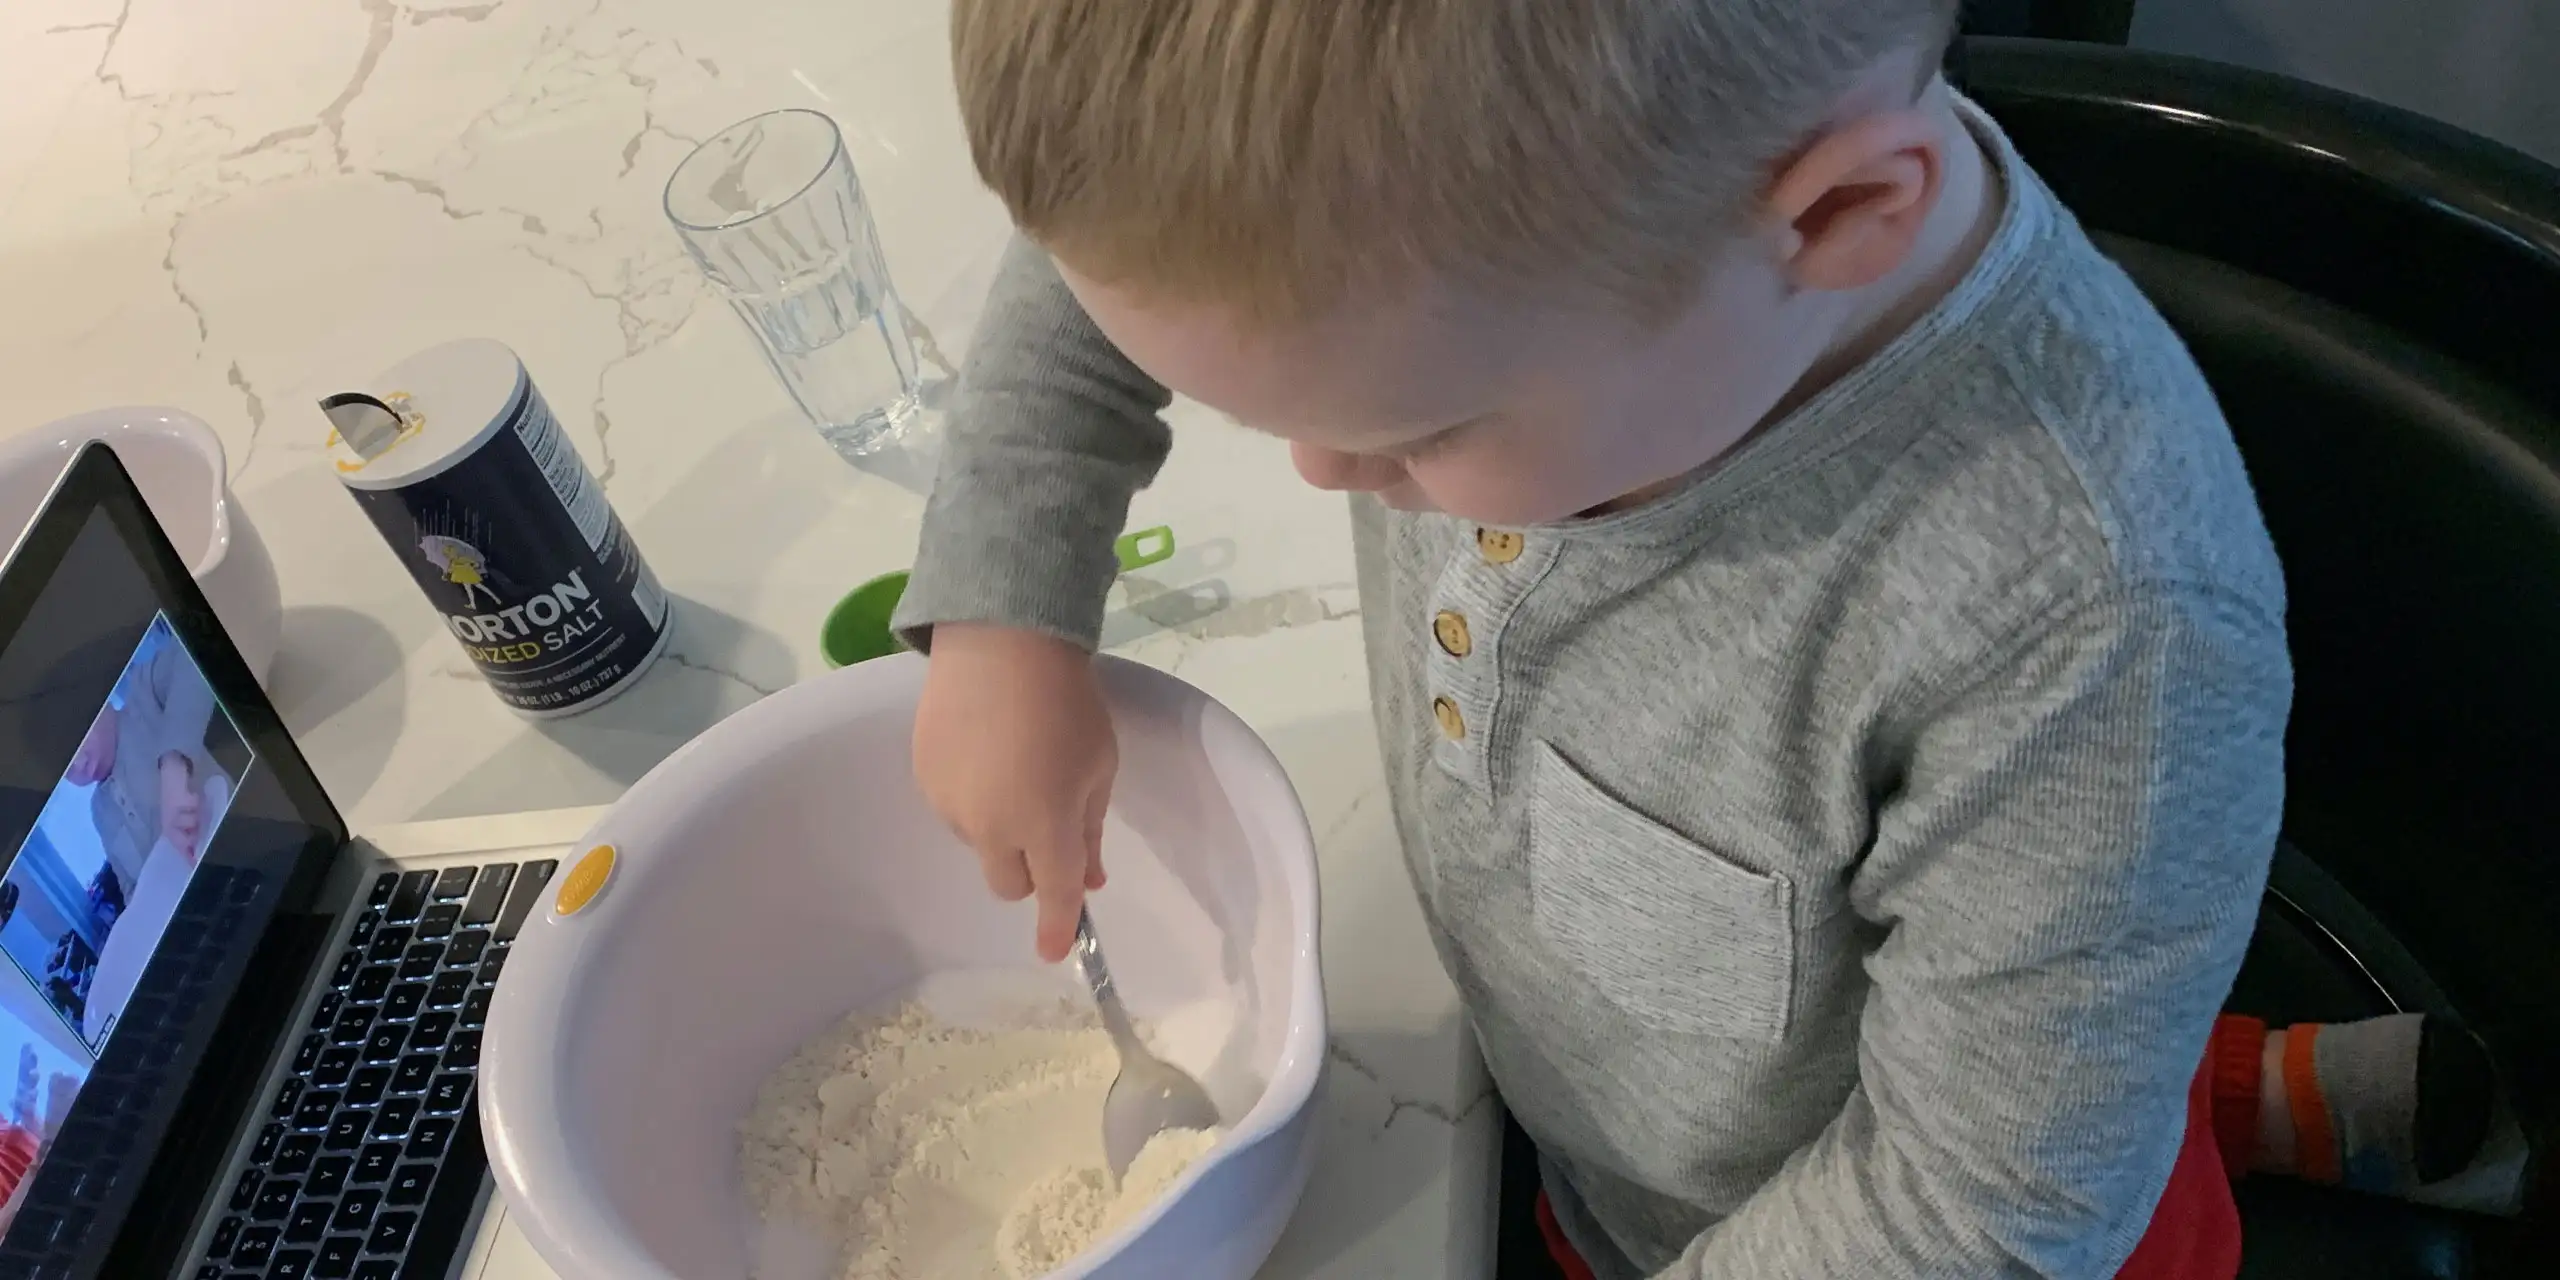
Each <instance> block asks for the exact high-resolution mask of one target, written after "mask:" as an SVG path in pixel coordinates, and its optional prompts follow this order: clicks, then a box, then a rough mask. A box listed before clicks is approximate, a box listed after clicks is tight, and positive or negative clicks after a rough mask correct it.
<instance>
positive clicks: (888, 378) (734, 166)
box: [666, 109, 919, 459]
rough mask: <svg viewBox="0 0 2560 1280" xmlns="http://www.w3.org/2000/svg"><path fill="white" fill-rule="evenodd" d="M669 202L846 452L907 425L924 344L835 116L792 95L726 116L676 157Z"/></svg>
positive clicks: (699, 259) (698, 252) (891, 436)
mask: <svg viewBox="0 0 2560 1280" xmlns="http://www.w3.org/2000/svg"><path fill="white" fill-rule="evenodd" d="M666 207H667V217H668V219H669V220H670V221H672V222H674V223H675V226H676V232H677V234H678V235H681V236H682V237H683V238H684V243H685V247H686V248H687V249H688V250H690V251H691V252H692V254H693V260H694V261H695V262H696V263H698V264H700V265H701V267H702V271H703V274H704V275H707V276H709V277H710V278H711V281H712V283H714V284H716V285H718V286H719V287H720V290H721V292H722V293H724V294H726V295H727V297H728V299H729V305H730V307H731V308H732V309H733V310H735V311H736V312H737V313H738V316H739V318H740V319H742V320H744V321H746V322H747V328H748V329H750V330H752V331H753V332H754V333H755V335H756V339H757V341H758V342H759V343H761V344H762V345H763V347H764V351H765V355H766V357H767V358H768V359H769V360H771V361H772V363H773V371H774V373H775V374H777V375H779V376H780V377H781V379H782V385H783V386H785V387H787V388H789V389H790V391H791V397H792V399H794V400H797V401H799V402H800V408H801V410H802V411H803V412H805V413H807V414H808V415H809V420H810V421H811V422H814V423H816V424H817V427H818V434H820V435H822V436H824V437H826V440H827V443H828V444H830V445H833V446H834V447H835V450H836V452H837V453H839V454H842V455H843V456H844V457H846V458H848V459H854V458H860V457H863V456H865V455H867V454H870V453H873V452H875V451H877V450H878V449H880V448H881V447H882V446H884V445H887V444H889V443H890V442H892V441H894V440H896V439H897V438H898V437H899V435H900V434H901V433H903V432H904V431H905V430H906V428H907V425H908V423H909V422H910V421H911V420H912V419H913V418H914V417H915V415H916V407H917V403H918V392H919V383H918V377H917V371H916V353H915V347H914V345H913V344H912V343H911V342H910V341H909V340H908V337H907V324H906V312H905V310H904V309H903V308H901V307H900V306H899V305H898V298H897V294H896V293H895V292H894V291H893V290H891V288H890V287H889V269H888V264H887V263H886V262H885V261H883V260H882V258H881V256H880V237H879V235H878V234H877V233H876V232H874V231H873V229H872V226H871V211H870V208H869V207H868V206H867V205H865V204H864V202H863V199H862V183H861V180H860V179H858V178H856V177H855V176H854V172H853V160H852V158H851V157H849V156H847V155H846V154H845V148H844V136H843V135H842V134H841V133H839V132H837V130H836V125H835V121H833V120H830V119H828V118H827V117H826V116H824V115H821V114H820V113H818V112H815V111H805V110H797V109H795V110H788V111H774V112H768V113H767V114H764V115H760V116H756V117H753V118H751V119H747V120H741V121H739V122H738V123H736V124H733V125H731V126H729V127H728V128H726V129H723V130H721V131H720V132H719V133H717V134H715V135H713V136H712V138H711V139H710V141H707V142H705V143H703V144H702V145H701V146H699V147H696V148H695V149H694V151H693V154H691V155H689V156H686V157H685V158H684V161H683V163H681V164H678V165H677V166H676V171H675V174H674V176H672V177H670V178H668V179H667V196H666Z"/></svg>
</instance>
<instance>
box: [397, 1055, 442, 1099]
mask: <svg viewBox="0 0 2560 1280" xmlns="http://www.w3.org/2000/svg"><path fill="white" fill-rule="evenodd" d="M435 1080H436V1056H435V1055H434V1054H432V1053H413V1054H410V1055H409V1056H408V1057H405V1058H402V1059H401V1060H400V1070H399V1072H398V1073H397V1074H395V1075H393V1076H392V1077H391V1091H392V1092H393V1093H425V1092H426V1091H427V1087H428V1086H429V1085H432V1084H434V1083H435Z"/></svg>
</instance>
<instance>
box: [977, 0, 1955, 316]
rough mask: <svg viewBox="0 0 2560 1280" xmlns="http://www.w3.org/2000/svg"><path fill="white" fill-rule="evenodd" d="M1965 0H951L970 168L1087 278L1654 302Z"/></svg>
mask: <svg viewBox="0 0 2560 1280" xmlns="http://www.w3.org/2000/svg"><path fill="white" fill-rule="evenodd" d="M1956 7H1957V0H958V3H956V4H955V5H954V8H953V14H952V55H953V62H954V67H955V70H956V73H957V78H958V82H959V89H960V105H961V112H962V115H963V116H964V117H965V119H966V121H967V126H968V133H969V143H970V147H971V150H972V152H973V153H974V155H975V157H976V160H977V164H978V171H979V173H980V174H981V175H982V176H983V177H984V178H985V179H986V181H987V183H988V185H989V186H991V187H993V188H994V189H995V191H996V193H997V194H998V195H999V196H1000V197H1002V198H1003V200H1004V202H1005V205H1006V207H1007V208H1008V209H1010V210H1011V212H1012V214H1013V217H1014V220H1015V222H1016V223H1017V224H1018V225H1020V226H1021V227H1022V228H1023V229H1024V231H1025V232H1026V233H1027V234H1029V235H1030V236H1031V237H1032V238H1033V239H1034V240H1036V241H1038V242H1040V243H1041V244H1042V245H1043V246H1044V247H1046V248H1048V249H1049V250H1050V251H1051V252H1052V253H1055V254H1057V255H1058V256H1059V257H1060V258H1061V259H1062V260H1065V261H1067V262H1068V263H1070V264H1071V265H1072V266H1074V267H1075V268H1076V269H1077V270H1078V271H1080V272H1082V273H1085V274H1088V275H1092V276H1095V277H1097V278H1100V279H1103V280H1107V281H1111V282H1113V283H1115V284H1125V285H1129V286H1133V287H1137V288H1141V289H1144V290H1147V291H1149V292H1151V293H1152V294H1154V295H1157V296H1159V297H1163V298H1169V299H1173V300H1181V301H1193V302H1202V301H1206V302H1216V303H1220V304H1223V305H1229V306H1233V307H1237V308H1239V309H1242V310H1244V311H1247V312H1250V313H1253V314H1257V315H1260V316H1264V317H1278V318H1291V317H1301V316H1306V315H1309V314H1313V313H1315V312H1318V311H1320V310H1321V309H1323V308H1326V307H1329V306H1332V305H1335V304H1336V303H1338V302H1340V301H1341V300H1342V299H1343V298H1344V297H1345V295H1346V294H1348V293H1349V292H1350V291H1351V290H1352V289H1353V288H1355V287H1357V286H1362V285H1369V284H1376V283H1381V282H1395V281H1401V280H1406V279H1413V278H1422V277H1443V276H1446V277H1454V278H1457V279H1459V280H1462V281H1464V282H1465V283H1467V284H1469V285H1471V286H1474V287H1480V288H1491V289H1494V290H1496V291H1500V290H1504V289H1506V288H1508V289H1515V290H1520V291H1528V290H1537V291H1540V292H1546V291H1549V290H1552V289H1554V288H1556V287H1559V286H1563V287H1569V288H1575V289H1580V290H1584V291H1587V292H1589V293H1591V294H1594V295H1597V296H1598V297H1599V298H1602V299H1606V300H1612V301H1618V302H1623V303H1627V304H1630V305H1632V306H1634V307H1636V308H1638V309H1642V310H1653V309H1657V308H1659V307H1661V306H1662V305H1663V304H1665V303H1666V302H1668V301H1670V300H1671V299H1672V298H1674V297H1676V296H1686V294H1687V292H1688V291H1689V288H1690V286H1691V285H1692V284H1693V283H1694V281H1695V277H1696V272H1697V269H1698V260H1699V258H1700V256H1701V250H1702V248H1703V247H1705V246H1706V245H1708V244H1710V243H1711V241H1712V237H1713V236H1715V235H1716V234H1717V233H1719V232H1720V231H1722V230H1726V229H1729V228H1730V226H1731V224H1732V223H1733V221H1734V220H1735V219H1736V218H1737V217H1738V216H1740V215H1741V214H1742V213H1743V211H1745V210H1746V209H1748V208H1749V207H1750V205H1751V203H1752V197H1753V196H1754V195H1756V194H1757V193H1758V189H1759V186H1760V184H1761V183H1762V182H1764V181H1765V179H1766V176H1767V174H1768V171H1769V168H1770V166H1771V165H1772V164H1773V163H1775V162H1776V161H1777V160H1779V159H1780V158H1781V157H1782V156H1783V155H1784V154H1785V153H1786V152H1788V151H1789V150H1790V149H1791V148H1793V147H1795V146H1797V145H1799V144H1800V143H1801V142H1802V141H1803V139H1804V137H1805V135H1806V133H1807V132H1808V131H1809V130H1810V129H1811V128H1812V127H1813V126H1814V125H1815V124H1817V123H1818V120H1819V116H1820V114H1821V113H1822V112H1823V111H1824V110H1825V109H1826V108H1828V107H1829V106H1830V105H1831V104H1832V103H1833V102H1834V101H1836V100H1837V98H1838V97H1839V95H1840V94H1841V93H1842V92H1844V91H1845V90H1846V89H1847V88H1848V87H1849V85H1850V83H1851V81H1852V80H1853V79H1854V78H1855V77H1857V76H1858V75H1859V74H1860V73H1861V72H1862V71H1864V70H1865V69H1866V68H1869V67H1872V66H1874V65H1875V64H1876V63H1877V62H1878V61H1879V60H1881V59H1883V58H1885V57H1887V56H1890V55H1892V54H1894V53H1895V52H1897V51H1900V50H1904V49H1909V48H1915V47H1916V48H1918V49H1919V50H1921V52H1922V54H1923V56H1924V57H1926V58H1928V59H1929V60H1930V61H1931V62H1932V63H1934V61H1935V58H1936V56H1937V54H1938V52H1939V51H1940V50H1941V49H1942V48H1943V47H1944V43H1945V41H1946V40H1947V39H1948V37H1949V35H1950V33H1951V32H1952V30H1953V27H1954V23H1955V10H1956Z"/></svg>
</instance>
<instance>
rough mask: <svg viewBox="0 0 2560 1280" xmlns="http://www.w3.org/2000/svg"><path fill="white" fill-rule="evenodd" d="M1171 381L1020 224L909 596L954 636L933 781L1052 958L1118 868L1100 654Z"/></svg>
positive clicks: (904, 606)
mask: <svg viewBox="0 0 2560 1280" xmlns="http://www.w3.org/2000/svg"><path fill="white" fill-rule="evenodd" d="M1167 399H1168V397H1167V395H1166V393H1165V390H1164V388H1162V387H1160V386H1158V385H1156V383H1155V382H1154V381H1153V380H1151V379H1149V378H1148V377H1147V376H1146V375H1145V374H1143V373H1140V372H1139V371H1138V369H1137V368H1136V367H1135V366H1133V365H1131V364H1130V363H1129V361H1128V359H1127V358H1126V357H1124V356H1122V355H1121V354H1120V352H1119V350H1118V349H1117V348H1115V347H1113V346H1112V345H1111V342H1110V340H1109V339H1107V338H1105V337H1103V336H1102V333H1101V331H1100V330H1098V329H1096V328H1095V327H1094V325H1093V322H1092V321H1091V320H1090V319H1088V318H1087V317H1086V316H1085V313H1084V309H1083V307H1081V306H1079V305H1078V304H1077V302H1076V300H1075V297H1074V295H1072V294H1070V293H1069V292H1068V291H1067V287H1066V284H1065V283H1064V282H1063V281H1061V280H1060V279H1059V278H1058V273H1057V270H1056V269H1055V268H1054V267H1052V266H1051V265H1050V263H1049V259H1048V257H1047V255H1045V254H1043V253H1042V252H1041V251H1040V250H1039V249H1037V248H1036V247H1034V246H1032V245H1031V244H1030V243H1029V242H1027V241H1023V240H1019V239H1017V240H1016V241H1015V242H1014V243H1013V245H1012V246H1011V247H1010V248H1008V249H1007V251H1006V254H1005V260H1004V264H1003V267H1002V268H1001V270H1000V271H999V273H998V275H997V278H996V284H995V288H994V290H993V292H992V294H991V295H990V296H989V298H988V300H987V313H986V320H985V323H984V327H983V328H982V329H981V330H980V332H979V334H978V337H977V340H976V341H975V342H974V343H972V344H971V346H970V350H969V359H968V366H967V368H966V369H965V370H964V371H963V372H962V374H961V379H960V394H959V398H958V400H957V402H956V403H955V405H954V407H953V411H952V417H951V423H950V427H949V430H948V433H947V439H946V441H945V443H944V446H943V456H942V470H941V474H940V476H939V477H938V478H937V479H936V481H935V483H934V488H933V499H932V501H931V502H929V503H927V504H926V507H925V521H924V538H923V545H922V546H921V547H919V548H918V550H917V553H916V567H915V573H914V576H913V578H912V579H911V580H910V582H909V584H908V586H907V593H906V597H905V599H904V600H903V601H902V602H901V603H900V606H899V609H898V616H897V625H898V627H899V630H900V634H902V635H904V636H905V637H906V638H907V639H908V640H909V641H910V642H912V643H914V644H916V645H917V646H918V647H919V648H921V647H923V646H924V645H925V643H926V642H927V641H928V640H934V639H937V638H938V640H939V643H938V644H935V645H934V647H933V662H932V665H931V667H930V668H929V669H928V671H927V674H926V677H925V689H924V695H923V698H922V700H921V702H920V703H919V704H918V706H917V708H916V731H915V771H916V781H917V784H918V786H919V787H920V788H921V789H922V790H923V792H924V794H925V797H926V799H927V800H929V801H930V802H931V803H932V804H933V807H934V809H935V811H936V812H938V813H940V814H941V815H942V817H943V819H944V820H945V821H946V822H948V823H950V824H951V827H952V829H953V830H954V831H956V832H958V833H959V835H960V838H961V839H962V840H964V841H966V842H967V843H968V844H969V846H970V848H971V849H973V850H975V851H976V853H977V855H978V858H979V861H980V863H981V864H982V869H983V870H984V872H985V874H986V878H987V885H988V888H989V889H991V890H992V891H994V892H995V893H996V894H997V896H999V897H1002V898H1005V899H1007V900H1009V901H1018V900H1020V899H1023V898H1028V897H1037V898H1038V900H1039V907H1040V913H1039V927H1038V934H1037V943H1038V948H1039V951H1040V954H1041V955H1042V956H1043V957H1044V958H1046V959H1050V960H1056V959H1060V958H1063V957H1064V956H1065V955H1066V952H1067V946H1068V943H1069V942H1070V941H1071V940H1072V939H1073V937H1074V934H1075V927H1076V917H1077V914H1078V912H1079V910H1080V909H1081V908H1082V906H1083V903H1084V895H1085V892H1086V891H1087V890H1088V889H1093V888H1099V887H1100V886H1101V883H1102V861H1101V839H1102V834H1101V833H1102V815H1103V810H1104V808H1105V806H1106V805H1107V804H1108V803H1109V799H1110V794H1111V783H1112V777H1113V774H1114V772H1115V771H1116V770H1117V767H1118V748H1117V744H1116V742H1115V740H1114V738H1113V736H1112V730H1111V715H1110V712H1109V710H1108V709H1107V708H1106V707H1105V706H1104V703H1103V700H1102V689H1101V685H1100V681H1099V680H1098V678H1097V677H1096V675H1095V673H1094V670H1093V663H1092V661H1091V657H1090V654H1091V651H1092V649H1093V648H1094V645H1095V642H1096V641H1097V640H1098V639H1099V637H1100V635H1101V631H1102V607H1103V597H1104V595H1105V593H1107V592H1108V591H1109V590H1110V588H1111V580H1112V578H1113V577H1114V576H1115V575H1116V574H1117V573H1118V571H1119V566H1118V561H1117V558H1116V557H1115V556H1114V554H1113V552H1112V547H1111V544H1112V540H1113V539H1114V538H1115V537H1117V536H1118V535H1119V532H1120V525H1121V523H1122V521H1124V520H1125V519H1126V518H1127V516H1128V513H1129V499H1130V496H1131V495H1133V494H1135V493H1136V492H1137V491H1138V490H1139V489H1140V488H1141V487H1143V486H1144V485H1146V483H1147V482H1148V481H1150V480H1152V479H1153V478H1154V477H1155V473H1156V468H1157V467H1158V466H1160V465H1161V464H1162V463H1163V461H1164V457H1165V453H1166V451H1167V449H1168V448H1169V446H1170V440H1169V437H1168V435H1167V433H1166V430H1165V426H1164V423H1163V421H1162V420H1161V419H1160V418H1159V417H1158V416H1157V415H1158V414H1159V413H1160V412H1161V411H1162V410H1163V409H1164V406H1165V404H1166V401H1167Z"/></svg>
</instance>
